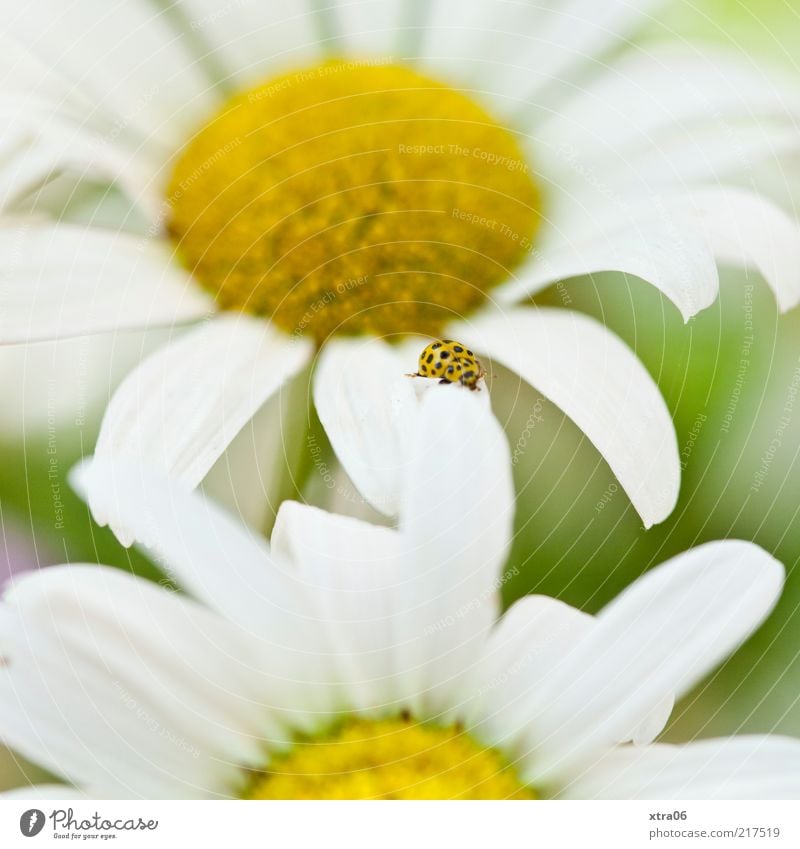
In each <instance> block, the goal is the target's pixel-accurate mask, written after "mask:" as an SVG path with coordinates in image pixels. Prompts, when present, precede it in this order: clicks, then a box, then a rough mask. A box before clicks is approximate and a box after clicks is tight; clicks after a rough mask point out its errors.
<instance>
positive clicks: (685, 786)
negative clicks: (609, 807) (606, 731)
mask: <svg viewBox="0 0 800 849" xmlns="http://www.w3.org/2000/svg"><path fill="white" fill-rule="evenodd" d="M562 795H563V796H564V797H566V798H573V799H767V800H770V799H800V740H795V739H792V738H788V737H779V736H774V737H767V736H741V737H728V738H721V739H715V740H702V741H700V742H697V743H690V744H688V745H685V746H665V745H657V746H646V747H644V748H634V747H624V748H619V749H616V750H614V751H613V752H610V753H609V754H608V755H607V756H606V757H605V758H603V759H602V760H600V761H599V763H598V764H596V765H595V766H594V767H593V768H590V769H589V770H587V771H586V772H585V773H583V775H581V776H580V777H579V778H577V779H576V780H575V781H574V782H573V783H571V784H570V785H568V786H567V788H566V789H565V791H564V792H563V793H562Z"/></svg>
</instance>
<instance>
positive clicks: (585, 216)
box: [495, 178, 719, 321]
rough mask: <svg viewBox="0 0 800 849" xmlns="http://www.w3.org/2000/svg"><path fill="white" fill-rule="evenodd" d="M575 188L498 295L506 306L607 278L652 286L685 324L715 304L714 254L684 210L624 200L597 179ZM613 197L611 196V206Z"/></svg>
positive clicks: (556, 205)
mask: <svg viewBox="0 0 800 849" xmlns="http://www.w3.org/2000/svg"><path fill="white" fill-rule="evenodd" d="M577 179H580V180H582V179H583V178H577ZM573 188H574V195H570V194H568V193H566V192H564V193H562V194H561V195H560V196H559V198H558V200H557V201H556V200H554V202H553V204H552V208H551V209H550V210H549V211H548V215H549V224H548V227H547V230H546V231H545V232H544V233H543V234H542V235H541V238H540V239H539V240H538V241H537V243H536V247H535V250H534V251H533V253H532V255H531V259H530V261H529V262H528V263H527V264H526V265H525V266H524V267H523V268H522V269H521V270H520V272H519V275H518V277H517V279H515V280H512V281H510V282H508V283H506V284H504V285H503V286H502V287H500V288H499V289H497V290H496V292H495V297H496V298H497V300H498V301H499V302H500V303H503V304H511V303H515V302H517V301H519V300H521V299H522V298H525V297H529V296H530V295H533V294H535V293H536V292H538V291H540V290H541V289H543V288H545V287H546V286H548V285H549V284H551V283H555V282H556V281H558V280H565V279H568V278H570V277H579V276H584V275H590V274H595V273H598V272H601V271H621V272H623V273H625V274H630V275H632V276H634V277H639V278H641V279H642V280H645V281H647V282H648V283H650V284H651V285H653V286H655V287H656V288H657V289H658V290H659V291H661V292H663V293H664V294H665V295H666V296H667V297H668V298H669V299H670V300H671V301H672V302H673V303H674V304H675V306H676V307H677V308H678V309H679V310H680V312H681V315H682V316H683V318H684V320H686V321H688V320H689V319H690V318H691V317H692V316H693V315H695V314H696V313H698V312H700V310H702V309H705V308H706V307H707V306H710V305H711V304H712V303H714V301H715V300H716V298H717V295H718V293H719V273H718V271H717V265H716V262H715V261H714V254H713V251H712V250H711V245H710V244H709V242H708V240H707V239H706V238H705V236H704V235H703V234H702V233H701V232H698V228H697V227H695V226H690V223H689V222H687V220H686V209H685V207H684V208H681V209H678V208H676V206H675V204H674V203H671V202H670V203H667V202H666V201H664V200H662V199H659V198H657V197H654V196H650V197H646V198H644V197H643V195H642V194H641V193H634V194H633V195H631V196H630V197H629V196H627V195H625V194H623V195H622V196H618V195H616V194H615V192H614V190H613V188H612V187H607V186H603V185H597V184H596V183H595V182H594V180H593V179H592V178H587V181H586V182H585V183H582V184H581V185H580V186H579V187H575V184H574V183H573ZM607 191H608V192H610V193H611V194H610V196H607V197H605V199H604V195H606V192H607ZM670 200H672V199H670Z"/></svg>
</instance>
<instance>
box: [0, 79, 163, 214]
mask: <svg viewBox="0 0 800 849" xmlns="http://www.w3.org/2000/svg"><path fill="white" fill-rule="evenodd" d="M62 112H63V110H61V109H60V108H59V105H58V104H57V103H55V102H53V101H49V100H43V99H41V98H37V97H35V96H31V95H30V94H28V93H23V94H20V95H15V94H2V93H0V121H2V122H3V125H4V128H5V129H4V134H3V138H2V141H1V142H0V213H3V214H4V213H7V212H9V211H13V209H14V208H15V206H16V205H17V204H18V203H19V202H20V201H21V200H23V199H24V198H25V197H26V196H27V195H29V194H30V193H31V192H33V191H35V190H36V189H38V188H39V187H41V186H42V185H44V184H45V183H47V182H48V181H50V180H53V179H54V178H56V177H58V176H61V175H64V174H66V175H68V176H69V177H70V178H72V179H74V180H76V181H81V180H86V181H90V182H99V183H103V184H113V185H114V186H116V187H118V188H119V189H120V190H122V191H123V192H124V193H125V194H126V195H127V196H128V197H129V198H131V199H132V200H133V201H134V202H135V203H136V204H137V206H138V207H139V209H140V210H141V211H142V212H143V213H144V214H145V215H146V216H147V218H148V221H150V222H155V221H157V219H158V215H159V213H160V211H161V209H162V206H163V199H162V198H161V196H160V193H159V191H158V188H157V187H156V185H155V184H154V183H153V180H152V177H153V175H154V174H155V171H156V164H155V163H153V162H151V161H149V160H148V159H147V158H146V157H144V156H143V155H142V154H141V153H140V152H137V151H134V150H133V149H130V148H126V147H125V146H124V145H123V144H122V143H121V140H118V141H115V142H113V143H112V142H111V141H109V139H108V137H107V136H106V135H103V134H102V133H99V132H97V131H96V130H92V129H90V128H87V127H86V126H84V125H83V124H82V123H80V122H79V121H77V120H74V119H72V118H69V117H67V116H66V115H64V114H59V113H62Z"/></svg>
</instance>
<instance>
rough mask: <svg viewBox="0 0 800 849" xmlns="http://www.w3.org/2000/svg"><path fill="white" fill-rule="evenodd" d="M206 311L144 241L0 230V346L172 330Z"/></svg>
mask: <svg viewBox="0 0 800 849" xmlns="http://www.w3.org/2000/svg"><path fill="white" fill-rule="evenodd" d="M212 305H213V302H212V300H211V299H210V298H209V297H207V296H205V295H204V294H203V293H202V292H201V291H200V290H199V288H198V287H197V285H196V284H195V283H194V281H192V279H191V278H190V277H189V276H188V275H187V274H185V273H184V272H183V271H181V270H180V269H179V268H178V267H177V266H176V264H175V263H174V262H173V260H172V257H171V256H170V254H169V252H168V251H167V250H166V249H165V248H163V247H162V246H161V245H159V244H157V243H153V242H149V241H147V240H146V239H137V238H134V237H133V236H127V235H124V234H119V233H109V232H104V231H101V230H84V229H82V228H79V227H71V226H67V225H49V224H40V223H37V224H32V225H20V226H14V227H6V228H3V229H0V343H7V342H33V341H37V340H44V339H52V338H58V337H64V336H80V335H82V334H86V333H97V332H101V331H108V330H124V329H132V328H141V329H144V328H148V327H157V326H166V325H172V324H175V323H179V322H186V321H192V320H195V319H198V318H201V317H203V316H204V315H207V314H208V313H209V312H210V311H211V309H212V308H213V307H212Z"/></svg>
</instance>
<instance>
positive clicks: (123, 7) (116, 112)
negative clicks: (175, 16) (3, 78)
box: [4, 0, 215, 150]
mask: <svg viewBox="0 0 800 849" xmlns="http://www.w3.org/2000/svg"><path fill="white" fill-rule="evenodd" d="M4 24H5V27H6V30H7V32H8V33H9V35H10V36H11V37H12V38H15V39H16V40H17V41H18V42H19V43H20V44H22V45H23V46H24V47H26V48H27V49H28V50H30V52H31V53H32V54H33V55H34V56H36V57H37V58H38V59H39V60H40V61H41V62H42V63H44V64H46V65H48V66H50V67H52V68H58V70H59V73H60V74H62V75H63V76H64V77H66V78H67V79H68V80H69V83H70V85H71V88H75V89H78V90H79V91H81V92H83V93H84V94H85V96H86V97H87V98H89V99H91V100H92V101H93V102H94V104H95V108H96V109H98V110H99V111H101V112H106V113H107V114H109V115H111V116H113V117H114V119H115V125H116V126H118V127H121V128H122V129H123V130H126V129H127V128H136V129H137V130H138V131H139V133H140V134H141V135H143V136H145V137H146V138H150V137H155V138H158V140H159V141H160V142H161V144H162V145H163V146H164V147H165V148H169V149H170V150H171V149H173V148H174V147H176V146H178V145H180V144H182V143H183V142H184V141H185V138H186V134H187V133H188V132H189V131H190V130H191V129H192V128H193V127H194V126H195V124H196V123H197V122H198V121H199V120H200V119H202V117H204V116H205V115H207V114H208V113H209V112H210V111H212V110H213V108H214V104H215V95H214V93H213V90H212V88H211V87H210V86H209V85H208V81H207V79H206V78H205V77H204V75H203V74H202V73H201V71H200V70H199V65H198V63H196V62H195V61H194V60H193V56H192V54H191V51H190V50H189V48H188V47H187V37H186V36H185V35H184V36H180V35H177V34H176V33H175V32H174V31H173V30H172V28H171V27H170V26H169V24H168V22H167V20H166V18H165V16H164V15H161V14H158V13H157V11H154V10H153V9H152V8H151V7H150V6H149V5H148V4H146V3H113V4H110V5H108V6H107V7H104V8H102V9H97V8H95V7H93V6H91V5H87V4H83V3H80V2H72V3H67V4H65V3H59V2H56V0H31V2H30V3H27V4H26V5H25V8H24V9H22V10H20V11H18V12H17V14H14V15H10V16H6V19H5V21H4Z"/></svg>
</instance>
